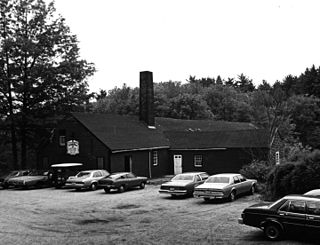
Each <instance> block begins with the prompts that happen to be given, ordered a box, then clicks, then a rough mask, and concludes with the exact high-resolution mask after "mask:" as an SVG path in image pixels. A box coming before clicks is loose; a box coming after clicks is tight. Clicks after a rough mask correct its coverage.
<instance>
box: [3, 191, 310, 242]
mask: <svg viewBox="0 0 320 245" xmlns="http://www.w3.org/2000/svg"><path fill="white" fill-rule="evenodd" d="M158 190H159V185H147V186H146V188H145V189H144V190H140V189H136V190H131V191H127V192H124V193H110V194H106V193H104V191H103V190H97V191H94V192H91V191H74V190H70V189H53V188H44V189H35V190H15V189H9V190H0V244H15V245H18V244H271V243H272V242H269V241H267V240H266V239H265V238H264V236H263V233H262V231H260V230H259V229H255V228H252V227H248V226H244V225H239V224H238V223H237V219H238V217H240V214H241V212H242V210H243V209H244V208H245V207H247V206H249V205H251V204H253V203H255V202H257V201H259V196H258V195H254V196H245V197H241V198H239V199H237V200H236V201H235V202H233V203H230V202H221V201H220V202H210V203H205V202H204V201H203V200H202V199H195V198H171V197H168V196H165V195H160V194H159V193H158ZM315 241H316V240H315V238H312V237H311V238H310V237H304V236H303V235H301V234H299V236H296V237H288V238H286V239H285V240H284V241H281V242H277V244H312V243H316V242H315ZM272 244H273V243H272Z"/></svg>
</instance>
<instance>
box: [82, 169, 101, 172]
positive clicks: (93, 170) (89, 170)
mask: <svg viewBox="0 0 320 245" xmlns="http://www.w3.org/2000/svg"><path fill="white" fill-rule="evenodd" d="M95 171H107V170H105V169H88V170H81V171H80V172H95Z"/></svg>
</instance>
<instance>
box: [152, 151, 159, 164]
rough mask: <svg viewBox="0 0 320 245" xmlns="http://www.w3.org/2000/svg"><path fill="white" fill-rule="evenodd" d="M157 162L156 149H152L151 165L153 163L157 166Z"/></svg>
mask: <svg viewBox="0 0 320 245" xmlns="http://www.w3.org/2000/svg"><path fill="white" fill-rule="evenodd" d="M158 164H159V155H158V151H153V152H152V165H153V166H158Z"/></svg>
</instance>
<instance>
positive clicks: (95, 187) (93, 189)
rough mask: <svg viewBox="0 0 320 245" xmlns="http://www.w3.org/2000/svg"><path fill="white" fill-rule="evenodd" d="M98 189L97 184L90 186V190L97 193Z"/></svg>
mask: <svg viewBox="0 0 320 245" xmlns="http://www.w3.org/2000/svg"><path fill="white" fill-rule="evenodd" d="M96 189H97V183H92V184H91V185H90V190H92V191H95V190H96Z"/></svg>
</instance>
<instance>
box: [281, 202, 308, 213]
mask: <svg viewBox="0 0 320 245" xmlns="http://www.w3.org/2000/svg"><path fill="white" fill-rule="evenodd" d="M280 210H281V211H285V212H290V213H298V214H304V213H305V202H304V201H300V200H299V201H297V200H293V201H288V202H286V203H285V204H284V205H283V206H282V207H281V208H280Z"/></svg>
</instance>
